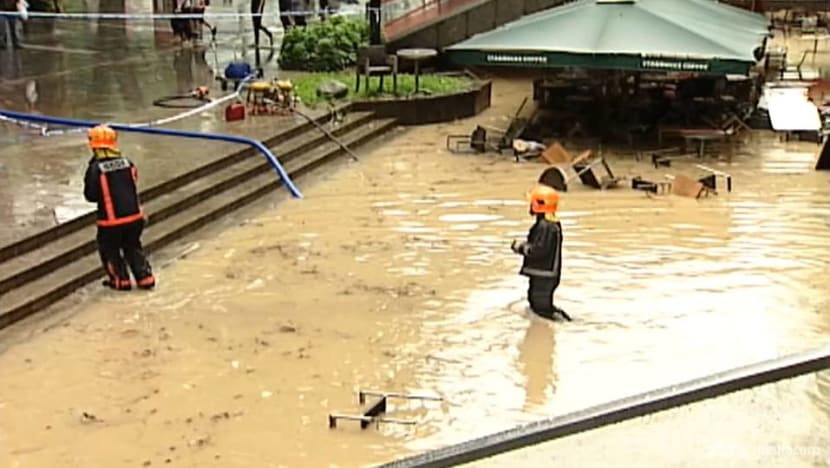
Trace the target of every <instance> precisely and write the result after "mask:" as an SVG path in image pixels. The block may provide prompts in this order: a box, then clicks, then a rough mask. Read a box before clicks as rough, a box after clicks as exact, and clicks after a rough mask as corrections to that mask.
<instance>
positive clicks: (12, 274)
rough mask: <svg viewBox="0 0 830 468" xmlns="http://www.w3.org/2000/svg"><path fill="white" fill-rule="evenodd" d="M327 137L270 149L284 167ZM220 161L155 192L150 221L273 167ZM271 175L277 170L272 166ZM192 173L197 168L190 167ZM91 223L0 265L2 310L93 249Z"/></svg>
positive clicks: (314, 134)
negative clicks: (6, 297)
mask: <svg viewBox="0 0 830 468" xmlns="http://www.w3.org/2000/svg"><path fill="white" fill-rule="evenodd" d="M372 118H373V117H372V113H371V112H354V113H351V114H347V115H346V117H345V118H344V121H343V122H341V123H340V124H339V125H338V126H337V128H335V129H334V130H333V131H332V134H334V135H335V136H337V135H341V134H344V133H346V132H348V131H350V130H352V129H353V128H357V127H359V126H361V125H364V124H366V123H367V122H369V121H371V119H372ZM328 141H329V139H328V137H326V136H325V135H324V134H323V133H322V132H321V131H319V130H318V129H316V128H314V129H310V130H308V131H307V132H306V133H300V134H298V135H297V136H294V137H293V138H290V139H288V140H287V141H284V142H280V143H278V144H277V145H276V146H275V147H274V148H272V151H273V152H274V153H275V154H276V155H277V158H278V159H279V160H280V162H281V163H282V164H283V165H284V164H285V163H287V162H288V161H291V160H292V159H293V158H295V157H297V156H300V155H302V154H303V153H304V152H305V151H307V148H314V147H317V146H319V145H321V144H324V143H326V142H328ZM226 159H227V161H224V162H223V163H222V164H212V165H211V166H213V167H211V168H210V170H209V171H207V170H206V171H201V172H202V173H204V175H203V176H202V177H200V178H197V179H195V180H190V179H191V177H187V178H185V179H183V180H179V181H178V182H177V183H176V184H169V185H168V190H169V192H168V193H166V194H162V195H158V196H156V197H154V198H152V199H151V201H150V202H149V203H145V204H144V208H145V210H146V212H147V213H148V215H149V224H150V225H152V224H155V223H158V222H161V221H163V220H164V219H167V218H169V217H171V216H174V215H177V213H179V212H181V211H182V210H184V209H187V208H188V207H190V206H193V205H195V204H197V203H199V202H200V201H201V200H203V199H205V198H207V197H210V196H213V195H215V194H217V193H219V192H221V191H223V190H227V189H229V188H231V187H233V186H235V185H236V184H239V183H243V182H245V181H246V180H248V179H250V178H252V177H254V176H255V175H257V174H259V173H261V172H263V171H266V170H268V169H271V166H270V165H269V163H268V162H267V161H266V160H265V158H264V157H263V156H262V155H261V154H258V153H257V154H245V155H243V156H233V157H229V158H226ZM271 171H272V174H276V173H275V172H274V171H273V169H271ZM194 172H196V171H194ZM95 230H96V228H95V225H94V222H90V223H89V224H88V225H87V226H86V227H85V228H83V229H79V230H77V231H75V232H72V233H69V234H67V235H65V236H64V237H61V238H57V239H55V240H54V241H53V242H50V243H47V244H44V245H43V246H42V247H41V248H38V249H35V250H31V251H29V252H26V253H24V254H23V255H19V256H17V257H14V258H11V259H9V260H7V261H6V262H4V263H3V264H2V265H0V310H2V306H1V305H2V304H3V302H4V301H3V294H4V293H6V292H8V291H10V290H12V289H14V288H17V287H20V286H23V285H24V284H26V283H28V282H30V281H35V280H37V279H38V278H40V277H42V276H44V275H46V274H48V273H49V272H50V271H52V270H54V269H55V268H57V267H59V266H61V265H63V264H64V263H66V262H72V261H75V260H77V259H79V258H81V257H83V256H85V255H88V254H89V253H91V252H95V250H96V245H95Z"/></svg>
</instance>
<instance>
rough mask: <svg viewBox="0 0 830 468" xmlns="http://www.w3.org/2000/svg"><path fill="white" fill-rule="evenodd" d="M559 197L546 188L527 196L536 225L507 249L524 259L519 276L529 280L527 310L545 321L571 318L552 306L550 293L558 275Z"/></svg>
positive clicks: (559, 251) (556, 283) (559, 270)
mask: <svg viewBox="0 0 830 468" xmlns="http://www.w3.org/2000/svg"><path fill="white" fill-rule="evenodd" d="M558 207H559V193H557V192H556V190H554V189H553V188H551V187H548V186H546V185H537V186H536V187H535V188H534V189H533V190H532V191H531V192H530V214H531V215H535V216H536V223H535V224H534V225H533V227H531V228H530V232H529V233H528V234H527V241H526V242H518V241H515V240H514V241H513V243H512V244H511V245H510V248H511V249H512V250H513V252H516V253H517V254H520V255H522V256H523V257H524V261H523V262H522V269H521V271H520V273H521V274H522V275H525V276H527V277H529V279H530V286H529V288H528V291H527V300H528V302H530V310H532V311H533V312H535V313H536V314H537V315H540V316H542V317H544V318H547V319H551V320H552V319H553V318H554V314H560V315H561V316H562V317H564V318H565V319H566V320H571V317H570V316H569V315H568V314H567V313H565V311H564V310H562V309H560V308H559V307H556V306H555V305H554V304H553V293H554V291H556V288H557V287H558V286H559V279H560V277H561V275H562V225H561V224H560V223H559V218H557V217H556V210H557V208H558Z"/></svg>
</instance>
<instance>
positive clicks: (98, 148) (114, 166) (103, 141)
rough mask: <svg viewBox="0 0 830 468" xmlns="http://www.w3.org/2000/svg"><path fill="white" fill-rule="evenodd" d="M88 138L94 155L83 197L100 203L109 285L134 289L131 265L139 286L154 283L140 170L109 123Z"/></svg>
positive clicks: (103, 260)
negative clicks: (125, 153) (140, 193)
mask: <svg viewBox="0 0 830 468" xmlns="http://www.w3.org/2000/svg"><path fill="white" fill-rule="evenodd" d="M88 138H89V147H90V149H92V159H90V160H89V165H88V167H87V170H86V176H85V177H84V198H86V200H87V201H89V202H91V203H97V204H98V236H97V240H98V253H99V254H100V256H101V263H103V265H104V270H105V271H106V273H107V277H108V279H107V280H106V281H104V286H108V287H110V288H112V289H115V290H119V291H129V290H130V289H132V287H133V284H132V281H130V273H129V271H128V270H127V268H128V266H129V269H130V270H131V271H132V273H133V276H134V277H135V279H136V283H137V284H138V287H139V288H141V289H152V288H153V287H155V285H156V279H155V277H154V276H153V270H152V268H151V267H150V263H149V262H148V261H147V258H146V257H145V256H144V251H143V249H142V246H141V233H142V232H143V231H144V224H145V218H144V211H143V210H142V208H141V201H140V200H139V197H138V189H137V183H138V170H137V169H136V167H135V165H134V164H133V163H132V162H131V161H130V160H129V159H127V158H125V157H124V156H122V155H121V152H120V151H119V150H118V141H117V140H118V136H117V134H116V133H115V130H113V129H112V128H110V127H109V126H106V125H98V126H96V127H94V128H92V129H90V130H89V133H88ZM122 252H123V253H122Z"/></svg>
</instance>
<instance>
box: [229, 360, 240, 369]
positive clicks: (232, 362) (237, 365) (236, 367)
mask: <svg viewBox="0 0 830 468" xmlns="http://www.w3.org/2000/svg"><path fill="white" fill-rule="evenodd" d="M231 367H233V368H234V369H239V361H231Z"/></svg>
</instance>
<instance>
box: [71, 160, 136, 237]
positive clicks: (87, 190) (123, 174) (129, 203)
mask: <svg viewBox="0 0 830 468" xmlns="http://www.w3.org/2000/svg"><path fill="white" fill-rule="evenodd" d="M137 182H138V170H136V167H135V165H133V163H132V162H131V161H130V160H129V159H127V158H124V157H108V158H95V157H93V158H92V159H90V161H89V166H88V167H87V169H86V176H85V177H84V198H86V199H87V201H89V202H92V203H97V204H98V226H101V227H112V226H122V225H125V224H129V223H134V222H136V221H140V220H141V219H143V218H144V212H143V211H142V209H141V201H140V200H139V198H138V189H137Z"/></svg>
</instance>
